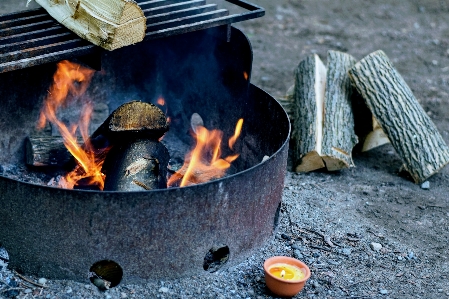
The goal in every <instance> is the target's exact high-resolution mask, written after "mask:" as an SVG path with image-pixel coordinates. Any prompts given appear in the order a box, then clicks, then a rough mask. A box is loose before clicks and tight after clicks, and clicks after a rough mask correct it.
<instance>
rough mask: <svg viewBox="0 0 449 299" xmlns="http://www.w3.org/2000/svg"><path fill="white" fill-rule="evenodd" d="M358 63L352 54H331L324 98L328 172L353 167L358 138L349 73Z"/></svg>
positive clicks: (325, 152) (328, 59)
mask: <svg viewBox="0 0 449 299" xmlns="http://www.w3.org/2000/svg"><path fill="white" fill-rule="evenodd" d="M355 63H356V60H355V59H354V58H353V57H352V56H351V55H349V54H346V53H342V52H338V51H329V52H328V54H327V79H326V93H325V97H324V123H323V141H322V149H321V156H322V157H323V160H324V163H325V164H326V168H327V170H329V171H335V170H340V169H343V168H348V167H353V166H354V162H353V161H352V149H353V148H354V146H355V145H356V144H357V142H358V139H357V136H356V135H355V132H354V114H353V112H352V103H351V96H352V89H353V87H352V85H351V80H350V79H349V76H348V70H349V69H350V68H351V67H352V66H353V65H354V64H355Z"/></svg>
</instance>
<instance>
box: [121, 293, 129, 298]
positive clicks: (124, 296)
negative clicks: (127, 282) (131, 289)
mask: <svg viewBox="0 0 449 299" xmlns="http://www.w3.org/2000/svg"><path fill="white" fill-rule="evenodd" d="M120 298H128V295H126V293H121V294H120Z"/></svg>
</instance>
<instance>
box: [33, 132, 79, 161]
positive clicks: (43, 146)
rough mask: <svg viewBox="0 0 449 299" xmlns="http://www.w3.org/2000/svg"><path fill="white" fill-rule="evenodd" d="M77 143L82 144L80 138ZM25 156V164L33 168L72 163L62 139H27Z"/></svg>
mask: <svg viewBox="0 0 449 299" xmlns="http://www.w3.org/2000/svg"><path fill="white" fill-rule="evenodd" d="M77 143H78V144H79V145H81V144H83V140H82V138H78V139H77ZM25 155H26V164H27V165H29V166H35V167H62V166H64V165H67V164H68V163H69V162H71V161H72V155H71V154H70V152H69V150H68V149H67V148H66V147H65V145H64V139H63V138H62V137H28V138H26V140H25Z"/></svg>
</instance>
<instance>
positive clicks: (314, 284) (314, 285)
mask: <svg viewBox="0 0 449 299" xmlns="http://www.w3.org/2000/svg"><path fill="white" fill-rule="evenodd" d="M312 285H313V287H314V288H315V289H318V288H319V287H320V284H319V283H318V281H316V280H315V281H314V282H313V283H312Z"/></svg>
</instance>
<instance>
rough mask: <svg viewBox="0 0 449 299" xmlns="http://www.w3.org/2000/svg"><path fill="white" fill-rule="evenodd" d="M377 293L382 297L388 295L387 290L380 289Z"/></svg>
mask: <svg viewBox="0 0 449 299" xmlns="http://www.w3.org/2000/svg"><path fill="white" fill-rule="evenodd" d="M379 293H380V294H382V295H387V294H388V290H385V289H381V290H379Z"/></svg>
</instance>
